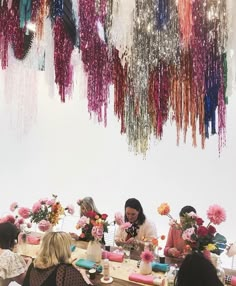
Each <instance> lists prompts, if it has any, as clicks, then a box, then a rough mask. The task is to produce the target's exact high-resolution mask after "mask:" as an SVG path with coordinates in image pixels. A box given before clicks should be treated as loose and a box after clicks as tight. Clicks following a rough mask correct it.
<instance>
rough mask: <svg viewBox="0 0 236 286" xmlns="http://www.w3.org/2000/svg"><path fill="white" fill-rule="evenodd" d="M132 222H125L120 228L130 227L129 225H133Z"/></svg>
mask: <svg viewBox="0 0 236 286" xmlns="http://www.w3.org/2000/svg"><path fill="white" fill-rule="evenodd" d="M131 225H132V224H131V223H130V222H124V223H123V224H122V225H121V226H120V228H121V229H128V228H129V227H131Z"/></svg>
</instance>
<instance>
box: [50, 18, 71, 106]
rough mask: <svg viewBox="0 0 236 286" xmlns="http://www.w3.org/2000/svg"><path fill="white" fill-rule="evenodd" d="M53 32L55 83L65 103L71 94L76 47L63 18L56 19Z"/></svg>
mask: <svg viewBox="0 0 236 286" xmlns="http://www.w3.org/2000/svg"><path fill="white" fill-rule="evenodd" d="M53 31H54V65H55V82H56V83H57V84H58V86H59V94H60V96H61V100H62V102H64V101H65V95H66V94H69V93H70V92H71V86H72V66H71V64H70V60H71V54H72V51H73V48H74V46H73V43H72V42H71V39H70V37H69V36H68V34H67V33H66V31H65V29H64V26H63V20H62V18H59V17H57V18H56V20H55V23H54V27H53Z"/></svg>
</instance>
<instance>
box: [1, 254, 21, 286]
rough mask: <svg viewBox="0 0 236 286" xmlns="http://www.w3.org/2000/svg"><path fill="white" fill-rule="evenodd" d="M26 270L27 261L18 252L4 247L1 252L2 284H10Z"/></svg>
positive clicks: (2, 285)
mask: <svg viewBox="0 0 236 286" xmlns="http://www.w3.org/2000/svg"><path fill="white" fill-rule="evenodd" d="M25 271H26V263H25V261H24V259H23V258H22V257H21V256H20V255H19V254H18V253H14V252H12V251H11V250H9V249H4V250H3V251H2V253H1V254H0V286H5V285H8V284H9V283H10V282H11V281H12V280H13V279H12V278H13V277H17V276H19V275H20V274H22V273H24V272H25Z"/></svg>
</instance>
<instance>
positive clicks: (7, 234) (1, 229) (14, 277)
mask: <svg viewBox="0 0 236 286" xmlns="http://www.w3.org/2000/svg"><path fill="white" fill-rule="evenodd" d="M18 234H19V230H18V229H17V227H16V226H15V225H14V224H12V223H10V222H4V223H0V285H1V286H6V285H8V284H10V282H12V281H15V282H17V283H19V284H22V283H23V280H24V278H25V275H26V271H27V269H28V266H29V265H30V263H31V261H32V259H31V258H29V257H27V258H23V257H22V256H20V255H19V254H18V253H15V252H14V251H13V249H14V247H15V245H16V243H17V238H18Z"/></svg>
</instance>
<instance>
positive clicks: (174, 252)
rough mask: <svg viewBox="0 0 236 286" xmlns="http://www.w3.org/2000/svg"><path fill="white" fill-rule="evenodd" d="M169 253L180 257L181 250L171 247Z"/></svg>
mask: <svg viewBox="0 0 236 286" xmlns="http://www.w3.org/2000/svg"><path fill="white" fill-rule="evenodd" d="M168 254H169V255H170V256H173V257H180V256H181V252H180V251H179V250H178V249H177V248H175V247H172V248H170V249H169V250H168Z"/></svg>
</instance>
